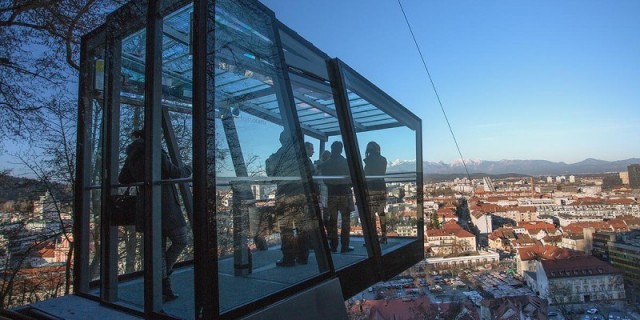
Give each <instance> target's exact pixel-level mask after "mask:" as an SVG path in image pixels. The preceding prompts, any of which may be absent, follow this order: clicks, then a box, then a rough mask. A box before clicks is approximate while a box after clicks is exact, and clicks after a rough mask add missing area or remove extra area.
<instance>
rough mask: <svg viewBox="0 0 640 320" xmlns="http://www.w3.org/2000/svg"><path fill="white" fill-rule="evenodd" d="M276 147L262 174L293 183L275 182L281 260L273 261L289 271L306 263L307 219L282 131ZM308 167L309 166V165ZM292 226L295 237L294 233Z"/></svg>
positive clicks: (292, 156)
mask: <svg viewBox="0 0 640 320" xmlns="http://www.w3.org/2000/svg"><path fill="white" fill-rule="evenodd" d="M280 143H281V144H282V146H281V147H280V148H279V149H278V151H276V152H275V153H274V154H272V155H271V156H269V158H268V159H267V161H266V171H267V175H268V176H270V177H289V178H292V179H293V180H292V181H287V180H285V181H278V188H277V190H276V201H275V202H276V208H275V210H276V215H278V218H279V220H280V238H281V241H282V259H280V260H278V261H276V266H278V267H292V266H295V264H296V262H297V263H299V264H307V263H308V258H309V232H310V228H311V226H310V220H311V219H310V218H309V217H308V215H307V210H305V207H306V197H305V194H304V188H303V184H302V182H301V181H300V180H299V179H300V177H301V175H300V168H299V163H298V158H297V156H296V152H295V149H294V143H293V141H292V140H291V139H290V138H289V137H288V136H287V134H286V133H285V132H284V131H283V132H282V133H281V134H280ZM305 159H308V158H305ZM305 161H308V160H305ZM309 165H311V164H310V163H309ZM294 226H295V228H296V231H297V234H296V233H294Z"/></svg>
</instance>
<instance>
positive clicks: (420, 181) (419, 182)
mask: <svg viewBox="0 0 640 320" xmlns="http://www.w3.org/2000/svg"><path fill="white" fill-rule="evenodd" d="M422 166H423V164H422V120H419V121H418V127H417V128H416V189H417V190H416V204H417V207H416V209H417V210H418V217H417V220H416V221H417V223H418V239H420V240H422V242H424V177H423V172H422V171H423V169H422ZM422 256H423V258H424V250H422Z"/></svg>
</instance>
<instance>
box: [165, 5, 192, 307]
mask: <svg viewBox="0 0 640 320" xmlns="http://www.w3.org/2000/svg"><path fill="white" fill-rule="evenodd" d="M192 13H193V6H192V5H188V6H185V7H182V8H180V9H178V10H176V11H174V12H172V13H170V14H169V15H167V16H166V17H165V18H164V24H163V36H162V138H163V139H162V145H163V147H162V149H163V152H166V153H165V155H163V156H162V158H163V159H164V160H163V161H164V163H163V165H162V183H163V186H162V210H163V212H162V230H163V235H162V238H163V241H164V242H163V249H162V250H165V257H166V260H164V259H163V261H166V262H165V263H166V265H165V266H164V268H163V270H164V271H163V277H166V278H168V279H170V280H169V282H168V283H169V284H171V285H170V287H171V292H173V293H174V294H175V295H177V296H178V298H177V299H172V300H169V301H166V302H165V303H164V307H163V310H164V311H165V312H167V313H169V314H171V315H174V316H177V317H180V318H184V319H193V318H195V312H194V308H193V305H194V296H195V295H194V286H193V283H194V282H193V264H192V263H191V262H192V261H193V234H192V229H191V223H190V222H191V217H192V215H193V206H192V202H193V198H192V193H191V191H192V190H191V181H192V180H191V159H192V154H193V152H192V137H193V133H192V132H193V130H192V128H193V126H192V68H193V63H192V55H191V48H190V35H191V25H192V23H191V19H192V18H191V17H192ZM186 262H188V263H186Z"/></svg>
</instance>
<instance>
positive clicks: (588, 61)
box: [261, 0, 640, 163]
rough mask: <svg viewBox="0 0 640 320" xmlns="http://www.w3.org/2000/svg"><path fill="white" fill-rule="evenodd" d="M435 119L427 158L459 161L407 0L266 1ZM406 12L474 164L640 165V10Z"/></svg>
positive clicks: (497, 5) (444, 5)
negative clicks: (589, 161) (632, 161)
mask: <svg viewBox="0 0 640 320" xmlns="http://www.w3.org/2000/svg"><path fill="white" fill-rule="evenodd" d="M261 2H262V3H264V4H265V5H266V6H267V7H269V8H270V9H272V10H273V11H274V12H275V13H276V16H277V17H278V19H280V20H281V21H282V22H283V23H285V24H286V25H288V26H289V27H291V28H292V29H293V30H295V31H296V32H298V33H299V34H300V35H302V36H303V37H305V38H306V39H307V40H309V41H310V42H312V43H313V44H314V45H316V46H317V47H318V48H320V49H321V50H323V51H325V52H326V53H327V54H329V55H330V56H332V57H338V58H340V59H342V60H343V61H345V62H346V63H347V64H349V65H350V66H351V67H353V68H354V69H355V70H357V71H358V72H360V73H361V74H362V75H364V76H365V77H367V78H368V79H369V80H371V81H372V82H373V83H374V84H376V85H377V86H379V87H380V88H381V89H383V90H384V91H386V92H387V93H389V94H390V95H391V96H392V97H394V98H395V99H396V100H398V101H399V102H400V103H402V104H403V105H405V106H406V107H407V108H409V109H410V110H411V111H412V112H414V113H416V114H417V115H418V116H419V117H421V118H422V120H423V141H424V159H425V160H428V161H441V160H442V161H444V162H451V161H454V160H456V159H459V156H458V153H457V150H456V148H455V144H454V142H453V139H452V137H451V134H450V133H449V129H448V128H447V126H446V122H445V119H444V116H443V115H442V112H441V111H440V107H439V105H438V103H437V99H436V97H435V94H434V93H433V90H432V89H431V86H430V83H429V80H428V78H427V75H426V72H425V71H424V69H423V67H422V63H421V61H420V57H419V55H418V53H417V50H416V48H415V45H414V43H413V40H412V38H411V35H410V33H409V30H408V28H407V25H406V23H405V21H404V18H403V16H402V12H401V11H400V7H399V5H398V2H397V1H395V0H387V1H371V0H348V1H345V0H322V1H319V0H316V1H294V0H261ZM402 5H403V6H404V9H405V11H406V13H407V16H408V18H409V21H410V23H411V25H412V27H413V30H414V33H415V35H416V37H417V41H418V43H419V45H420V47H421V50H422V52H423V54H424V56H425V58H426V61H427V65H428V67H429V69H430V72H431V75H432V76H433V80H434V82H435V84H436V87H437V89H438V92H439V94H440V97H441V99H442V102H443V104H444V108H445V110H446V112H447V115H448V117H449V120H450V122H451V125H452V127H453V130H454V133H455V134H456V138H457V139H458V142H459V144H460V147H461V150H462V153H463V155H464V157H465V158H466V159H482V160H500V159H544V160H550V161H564V162H568V163H573V162H578V161H581V160H584V159H585V158H589V157H592V158H597V159H602V160H622V159H628V158H632V157H640V143H638V138H639V137H640V89H639V88H640V19H638V18H637V17H638V14H640V2H639V1H615V2H605V1H590V0H588V1H585V0H583V1H482V2H480V1H423V0H403V1H402Z"/></svg>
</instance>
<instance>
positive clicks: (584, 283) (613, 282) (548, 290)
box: [536, 255, 626, 304]
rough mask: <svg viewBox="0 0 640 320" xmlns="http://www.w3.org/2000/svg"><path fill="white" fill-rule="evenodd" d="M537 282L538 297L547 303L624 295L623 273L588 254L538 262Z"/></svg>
mask: <svg viewBox="0 0 640 320" xmlns="http://www.w3.org/2000/svg"><path fill="white" fill-rule="evenodd" d="M536 285H537V290H538V291H539V294H540V297H541V298H543V299H547V301H549V303H550V304H559V303H589V302H597V301H611V300H619V299H624V298H625V296H626V295H625V290H624V281H623V272H622V271H621V270H620V269H618V268H616V267H614V266H612V265H610V264H608V263H606V262H604V261H601V260H599V259H597V258H595V257H593V256H587V255H585V256H574V257H570V258H568V259H560V260H542V261H540V262H538V263H537V265H536Z"/></svg>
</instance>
